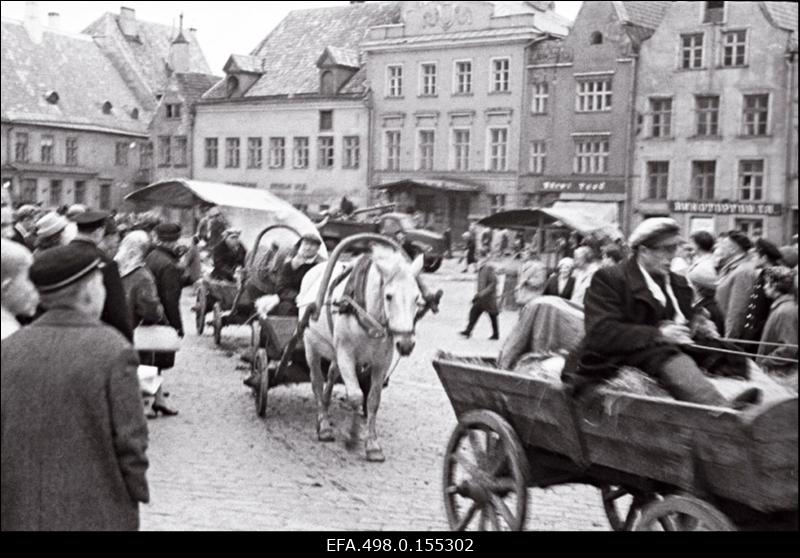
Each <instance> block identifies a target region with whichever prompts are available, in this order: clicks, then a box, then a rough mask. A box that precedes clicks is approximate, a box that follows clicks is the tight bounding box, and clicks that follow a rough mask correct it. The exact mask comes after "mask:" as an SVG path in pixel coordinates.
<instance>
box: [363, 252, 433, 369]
mask: <svg viewBox="0 0 800 558" xmlns="http://www.w3.org/2000/svg"><path fill="white" fill-rule="evenodd" d="M372 261H373V264H374V265H375V267H376V268H377V270H378V271H379V273H380V274H381V278H382V279H383V290H382V293H381V297H382V304H383V313H384V315H385V316H386V327H387V329H388V330H389V333H390V334H391V335H392V338H393V339H394V341H395V346H396V347H397V351H398V352H399V353H400V355H401V356H408V355H410V354H411V351H413V350H414V345H415V344H416V341H415V339H414V318H415V316H416V314H417V306H418V304H419V301H420V291H419V286H418V285H417V275H419V273H420V272H421V271H422V266H423V257H422V256H421V255H420V256H419V257H418V258H417V259H415V260H414V262H413V263H408V262H407V261H406V259H405V257H403V255H402V254H400V253H398V252H395V251H394V250H391V249H389V248H386V247H383V246H375V247H373V249H372Z"/></svg>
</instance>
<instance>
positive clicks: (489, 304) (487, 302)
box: [474, 263, 499, 314]
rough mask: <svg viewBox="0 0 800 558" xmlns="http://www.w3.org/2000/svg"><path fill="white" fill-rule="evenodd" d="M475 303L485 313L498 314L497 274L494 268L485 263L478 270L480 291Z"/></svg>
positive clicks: (476, 294) (476, 295)
mask: <svg viewBox="0 0 800 558" xmlns="http://www.w3.org/2000/svg"><path fill="white" fill-rule="evenodd" d="M474 303H475V304H476V305H478V307H479V308H480V309H481V310H483V311H484V312H488V313H489V314H497V313H499V310H498V308H497V273H496V272H495V270H494V266H492V265H491V264H488V263H484V264H483V265H482V266H480V268H479V269H478V289H477V292H476V293H475V299H474Z"/></svg>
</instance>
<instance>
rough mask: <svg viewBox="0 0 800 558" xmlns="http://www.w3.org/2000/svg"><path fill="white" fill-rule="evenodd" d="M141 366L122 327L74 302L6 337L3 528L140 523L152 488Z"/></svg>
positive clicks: (105, 527)
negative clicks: (82, 309)
mask: <svg viewBox="0 0 800 558" xmlns="http://www.w3.org/2000/svg"><path fill="white" fill-rule="evenodd" d="M137 365H138V361H137V358H136V353H135V352H134V351H133V348H132V347H131V345H130V343H129V342H128V341H127V340H126V339H125V338H124V337H122V335H120V334H119V332H117V331H116V330H114V329H113V328H111V327H109V326H107V325H105V324H103V323H102V322H100V321H99V320H96V319H93V318H90V317H89V316H87V315H85V314H82V313H80V312H77V311H74V310H67V309H53V310H50V311H49V312H46V313H45V314H44V315H43V316H42V317H41V318H39V319H38V320H37V321H36V322H34V323H33V324H31V325H30V326H28V327H26V328H24V329H22V330H20V331H18V332H16V333H15V334H14V335H12V336H11V337H9V338H7V339H5V340H4V341H3V350H2V516H1V517H2V529H3V530H4V531H5V530H58V531H62V530H92V531H94V530H135V529H137V528H138V526H139V504H138V503H139V502H147V501H148V500H149V492H148V486H147V479H146V476H145V473H146V471H147V465H148V462H147V457H146V449H147V421H146V420H145V417H144V410H143V403H142V398H141V395H140V393H139V381H138V379H137V376H136V367H137Z"/></svg>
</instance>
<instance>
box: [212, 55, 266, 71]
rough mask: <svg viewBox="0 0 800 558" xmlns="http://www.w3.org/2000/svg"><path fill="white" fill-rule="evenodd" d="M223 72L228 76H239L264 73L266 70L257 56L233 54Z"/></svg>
mask: <svg viewBox="0 0 800 558" xmlns="http://www.w3.org/2000/svg"><path fill="white" fill-rule="evenodd" d="M222 71H223V72H225V73H226V74H237V73H240V72H244V73H248V74H263V73H264V70H263V68H262V67H261V59H260V58H256V57H255V56H247V55H244V54H231V56H230V58H228V61H227V62H226V63H225V67H224V68H223V69H222Z"/></svg>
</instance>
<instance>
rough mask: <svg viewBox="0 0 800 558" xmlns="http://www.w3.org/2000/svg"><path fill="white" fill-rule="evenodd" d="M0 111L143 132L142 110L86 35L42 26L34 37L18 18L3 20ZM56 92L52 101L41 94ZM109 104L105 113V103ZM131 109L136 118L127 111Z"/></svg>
mask: <svg viewBox="0 0 800 558" xmlns="http://www.w3.org/2000/svg"><path fill="white" fill-rule="evenodd" d="M2 43H3V48H2V113H3V118H4V119H5V118H8V119H11V120H16V121H26V122H38V123H43V124H44V123H48V124H53V125H56V126H58V125H59V124H60V125H71V126H80V127H85V128H87V129H103V130H114V131H125V132H135V133H143V132H144V131H145V130H146V128H147V122H148V121H149V118H150V116H149V113H147V112H146V111H144V110H143V109H142V107H141V105H140V104H139V103H138V102H137V100H136V98H135V97H134V95H133V93H132V92H131V91H130V89H129V88H128V87H127V85H126V84H125V82H124V81H123V79H122V77H120V75H119V73H118V72H117V71H116V69H114V67H113V66H112V65H111V62H109V60H108V58H106V56H104V55H103V53H102V52H101V51H100V49H99V48H98V46H97V45H96V44H95V43H94V42H93V41H92V40H91V39H90V38H88V37H85V38H84V37H81V36H77V35H69V34H66V33H57V32H53V31H50V30H45V31H44V34H43V36H42V41H41V43H38V44H37V43H34V42H33V41H31V39H30V37H29V36H28V33H27V31H25V28H24V27H23V26H22V23H21V22H15V21H12V20H5V19H4V20H3V21H2ZM50 91H55V92H56V93H57V94H58V102H57V103H55V104H51V103H49V102H48V101H47V100H45V95H47V94H48V92H50ZM106 101H108V102H110V103H111V105H112V109H111V113H110V114H104V113H103V110H102V108H103V104H104V103H105V102H106ZM133 109H137V110H138V111H139V118H138V119H134V118H132V117H131V112H132V111H133Z"/></svg>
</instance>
